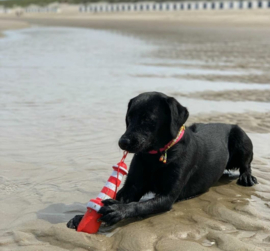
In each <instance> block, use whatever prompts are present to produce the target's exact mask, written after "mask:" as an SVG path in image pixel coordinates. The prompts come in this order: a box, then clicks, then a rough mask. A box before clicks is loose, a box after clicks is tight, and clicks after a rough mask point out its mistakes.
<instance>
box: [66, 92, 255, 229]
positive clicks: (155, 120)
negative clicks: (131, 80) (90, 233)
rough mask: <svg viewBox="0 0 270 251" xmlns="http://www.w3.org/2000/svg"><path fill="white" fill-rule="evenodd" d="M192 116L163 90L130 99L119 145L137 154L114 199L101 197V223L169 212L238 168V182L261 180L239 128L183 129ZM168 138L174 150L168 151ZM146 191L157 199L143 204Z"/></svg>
mask: <svg viewBox="0 0 270 251" xmlns="http://www.w3.org/2000/svg"><path fill="white" fill-rule="evenodd" d="M188 116H189V112H188V110H187V108H186V107H184V106H182V105H181V104H179V103H178V102H177V101H176V99H174V98H172V97H168V96H166V95H165V94H163V93H158V92H147V93H142V94H140V95H139V96H137V97H135V98H133V99H131V100H130V102H129V104H128V111H127V115H126V126H127V129H126V132H125V133H124V134H123V135H122V137H121V138H120V140H119V146H120V148H121V149H123V150H126V151H128V152H130V153H134V157H133V159H132V162H131V165H130V170H129V173H128V175H127V179H126V181H125V184H124V186H123V188H122V189H121V190H119V192H118V193H117V196H116V200H111V199H109V200H105V201H103V203H104V206H103V207H102V208H101V209H100V211H99V213H101V214H102V215H103V216H102V217H101V220H102V221H104V222H106V223H107V224H108V225H112V224H115V223H117V222H118V221H120V220H122V219H125V218H130V217H137V216H145V215H149V214H154V213H161V212H165V211H168V210H170V209H171V207H172V205H173V203H174V202H176V201H179V200H184V199H188V198H192V197H194V196H196V195H199V194H201V193H204V192H206V191H207V190H208V189H209V188H210V187H211V186H212V185H213V184H214V183H215V182H217V181H218V180H219V179H220V177H221V176H222V174H223V172H224V170H225V169H227V170H231V169H239V170H240V176H239V179H238V181H237V183H238V184H239V185H242V186H253V185H254V184H256V183H257V180H256V178H255V177H254V176H252V175H251V166H250V164H251V161H252V159H253V146H252V142H251V140H250V138H249V137H248V136H247V134H246V133H245V132H244V131H243V130H242V129H241V128H240V127H239V126H237V125H230V124H201V123H196V124H193V125H192V126H190V127H187V128H186V129H185V130H184V132H183V127H182V126H183V125H184V123H185V122H186V121H187V119H188ZM180 128H182V131H181V133H180V134H181V135H180V134H179V130H180ZM180 137H181V139H180V140H179V138H180ZM174 139H175V140H176V139H178V140H179V141H178V142H177V141H173V140H174ZM168 142H169V145H170V146H171V148H169V149H168V150H167V151H166V154H165V152H164V150H166V149H167V148H168ZM176 142H177V143H176ZM164 146H165V149H164ZM153 152H154V153H156V154H151V153H153ZM165 155H166V157H167V159H166V157H165ZM160 156H162V157H163V158H162V159H160ZM164 158H165V160H164ZM162 160H163V161H162ZM164 162H166V163H164ZM148 192H153V193H154V194H155V197H154V198H153V199H150V200H148V201H143V202H139V200H140V199H141V197H142V196H143V195H145V194H146V193H148ZM81 218H82V216H81V215H78V216H75V218H73V219H72V220H70V222H69V223H68V224H67V225H68V227H70V228H77V226H78V224H79V222H80V220H81Z"/></svg>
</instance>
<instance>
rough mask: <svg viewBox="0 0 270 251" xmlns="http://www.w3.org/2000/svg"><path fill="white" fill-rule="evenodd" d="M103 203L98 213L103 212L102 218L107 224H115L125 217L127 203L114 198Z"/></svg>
mask: <svg viewBox="0 0 270 251" xmlns="http://www.w3.org/2000/svg"><path fill="white" fill-rule="evenodd" d="M113 202H116V203H113ZM103 204H104V206H103V207H102V208H100V210H99V211H98V213H99V214H102V217H101V218H100V220H101V221H103V222H105V223H106V225H108V226H111V225H114V224H116V223H117V222H119V221H121V220H122V219H124V218H125V206H126V205H125V204H120V203H119V202H118V201H114V200H105V201H103Z"/></svg>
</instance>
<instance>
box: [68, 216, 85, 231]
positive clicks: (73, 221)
mask: <svg viewBox="0 0 270 251" xmlns="http://www.w3.org/2000/svg"><path fill="white" fill-rule="evenodd" d="M82 218H83V215H76V216H75V217H74V218H72V219H71V220H70V221H69V222H68V223H67V227H68V228H71V229H76V230H77V227H78V226H79V224H80V222H81V220H82Z"/></svg>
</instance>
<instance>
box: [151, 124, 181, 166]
mask: <svg viewBox="0 0 270 251" xmlns="http://www.w3.org/2000/svg"><path fill="white" fill-rule="evenodd" d="M185 129H186V128H185V126H184V125H183V126H181V128H180V130H179V132H178V134H177V136H176V138H175V139H173V140H171V141H170V142H169V143H168V144H167V145H165V146H164V147H163V148H160V149H159V150H152V151H149V152H148V153H150V154H157V153H162V152H164V153H163V154H162V155H161V157H160V159H159V161H162V162H163V163H166V162H167V151H168V150H169V149H170V148H171V147H172V146H174V145H175V144H176V143H178V142H179V141H180V139H181V138H182V137H183V136H184V133H185Z"/></svg>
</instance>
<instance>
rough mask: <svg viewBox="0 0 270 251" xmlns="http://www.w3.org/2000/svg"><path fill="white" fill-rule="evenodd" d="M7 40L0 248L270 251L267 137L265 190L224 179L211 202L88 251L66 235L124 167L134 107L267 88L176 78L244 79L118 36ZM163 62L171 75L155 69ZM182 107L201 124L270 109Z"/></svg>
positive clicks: (33, 33)
mask: <svg viewBox="0 0 270 251" xmlns="http://www.w3.org/2000/svg"><path fill="white" fill-rule="evenodd" d="M5 34H6V37H5V38H3V39H1V40H0V118H1V120H0V128H1V130H0V141H1V145H0V158H1V170H0V182H1V183H0V184H1V191H0V200H1V205H0V211H1V214H0V220H1V226H0V229H1V234H2V238H1V239H0V246H1V245H3V247H4V248H7V249H6V250H9V248H12V250H16V248H17V249H18V250H20V249H22V248H21V246H22V245H24V246H26V247H27V248H26V249H25V250H30V247H28V246H32V247H31V248H33V250H36V249H34V247H37V246H38V247H41V248H43V249H41V250H47V248H48V250H51V249H50V245H53V246H54V250H58V249H57V248H59V250H62V248H63V250H65V249H67V250H73V248H85V249H88V248H87V247H88V246H89V245H90V246H91V247H92V248H94V249H96V248H97V246H96V245H97V243H98V242H99V241H104V247H107V248H108V247H110V248H112V249H116V247H117V246H118V245H119V247H120V249H121V250H142V249H143V250H152V249H153V245H154V247H155V248H156V250H175V249H176V247H179V245H182V248H183V250H188V248H192V249H191V250H206V249H205V248H210V247H211V248H210V249H211V250H218V249H221V250H230V251H231V250H237V251H238V250H269V248H268V246H269V242H270V232H269V231H270V218H269V216H268V215H269V207H270V204H269V203H270V196H269V191H270V190H269V184H270V177H269V175H268V173H267V170H268V169H267V168H269V164H270V163H269V159H270V155H269V145H267V143H265V142H267V141H268V140H269V139H270V138H269V135H268V134H265V135H262V134H258V135H257V134H251V135H250V136H251V138H252V139H253V141H254V145H255V153H256V158H255V166H254V168H255V170H254V174H255V175H256V176H257V177H258V178H259V182H260V185H258V186H256V187H253V188H242V187H238V186H236V185H235V180H232V179H230V178H226V177H225V178H224V179H225V181H223V180H222V181H221V182H220V183H219V184H218V185H217V186H215V187H213V188H211V189H210V191H209V192H208V193H206V194H204V195H202V196H200V197H198V198H196V199H193V200H190V201H185V202H181V203H178V204H176V205H175V206H174V209H173V210H172V211H171V212H168V213H166V214H163V215H157V216H154V217H150V218H147V219H144V220H142V221H136V222H134V223H131V224H127V223H128V222H129V221H127V223H123V225H122V227H120V228H115V227H114V228H113V230H110V229H109V230H108V229H104V230H103V232H105V233H107V234H109V235H112V234H113V237H111V238H109V237H104V236H97V237H85V238H86V240H84V241H85V244H79V242H80V241H81V242H83V241H82V240H81V239H80V238H81V237H78V233H74V232H72V231H71V230H68V229H66V228H65V226H64V222H66V221H67V220H68V219H69V218H71V217H72V216H73V215H75V214H76V213H78V212H84V210H85V205H84V203H86V202H87V201H88V199H89V198H92V197H94V196H95V195H97V193H98V192H99V190H100V188H102V186H103V183H104V181H106V179H107V177H108V176H109V175H110V172H111V167H110V166H111V165H113V164H115V163H116V162H117V161H118V160H119V159H120V157H121V151H120V150H119V147H118V146H117V141H118V138H119V137H120V136H121V134H122V133H123V132H124V129H125V123H124V117H125V112H126V107H127V103H128V100H129V99H130V98H132V97H134V96H135V95H137V94H139V93H141V92H144V91H161V92H165V93H168V94H170V93H174V92H178V93H179V92H182V93H190V92H194V91H204V90H214V91H215V90H216V91H219V90H231V89H238V90H241V89H270V86H269V85H259V84H242V83H229V82H228V83H227V82H220V83H219V82H208V81H202V80H186V79H178V78H177V77H175V75H185V74H193V75H194V74H195V75H196V74H200V75H201V74H205V75H207V74H211V75H213V74H215V75H219V74H222V75H224V74H225V75H226V74H228V75H234V74H237V75H239V74H240V75H241V74H243V75H245V74H246V71H244V70H229V69H228V70H222V71H221V70H219V69H217V70H215V69H211V70H210V69H202V68H197V67H196V64H194V67H190V66H189V67H185V66H184V65H185V64H186V63H187V62H186V61H183V60H182V59H179V60H177V59H169V58H168V59H166V58H163V59H162V60H157V57H156V55H155V51H156V50H157V49H158V48H159V47H158V45H157V44H152V43H150V42H149V41H147V40H143V39H142V38H140V39H139V38H136V37H133V36H126V35H121V34H119V33H113V32H109V31H99V30H91V29H79V28H60V27H59V28H46V27H34V28H30V29H24V30H21V31H9V32H6V33H5ZM160 46H162V45H160ZM153 55H155V56H153ZM161 61H162V63H163V64H164V65H166V64H167V65H169V64H173V66H172V65H170V66H169V67H166V66H164V65H158V63H159V62H161ZM191 62H192V61H191ZM189 63H190V62H189ZM253 71H254V72H255V73H259V72H260V71H258V70H253ZM179 101H180V102H181V103H182V104H183V105H185V106H187V107H188V109H189V110H190V113H191V114H194V115H195V114H199V113H210V112H224V113H225V112H226V113H227V112H237V113H242V112H246V111H257V112H265V111H269V110H270V103H260V102H237V103H236V102H232V101H206V100H196V99H189V98H186V97H185V98H180V99H179ZM224 122H225V121H224ZM262 141H264V144H261V142H262ZM268 142H269V141H268ZM130 159H131V156H129V157H128V161H127V162H128V163H129V162H130ZM75 202H76V203H75ZM189 209H192V210H189ZM37 219H39V220H37ZM61 222H62V223H61ZM164 222H166V223H164ZM175 222H178V223H179V224H176V223H175ZM57 223H58V224H57ZM59 223H60V224H59ZM54 224H57V225H54ZM120 226H121V224H120ZM172 226H173V227H172ZM161 229H163V230H162V231H161ZM112 231H115V232H112ZM129 235H133V237H134V238H133V239H134V240H132V241H131V240H130V237H129ZM73 236H75V237H76V238H78V239H76V238H75V237H73ZM93 238H94V239H93ZM104 238H105V239H104ZM66 241H67V242H68V244H67V245H64V244H63V242H66ZM48 243H49V244H48ZM72 243H73V244H72ZM153 243H155V244H153ZM226 243H234V246H233V247H230V245H229V244H226ZM62 244H63V245H62ZM226 245H227V246H226ZM256 246H257V247H256ZM240 247H241V248H242V247H243V248H242V249H241V248H240ZM256 248H257V249H256ZM31 250H32V249H31ZM78 250H79V249H78ZM179 250H180V249H179Z"/></svg>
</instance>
